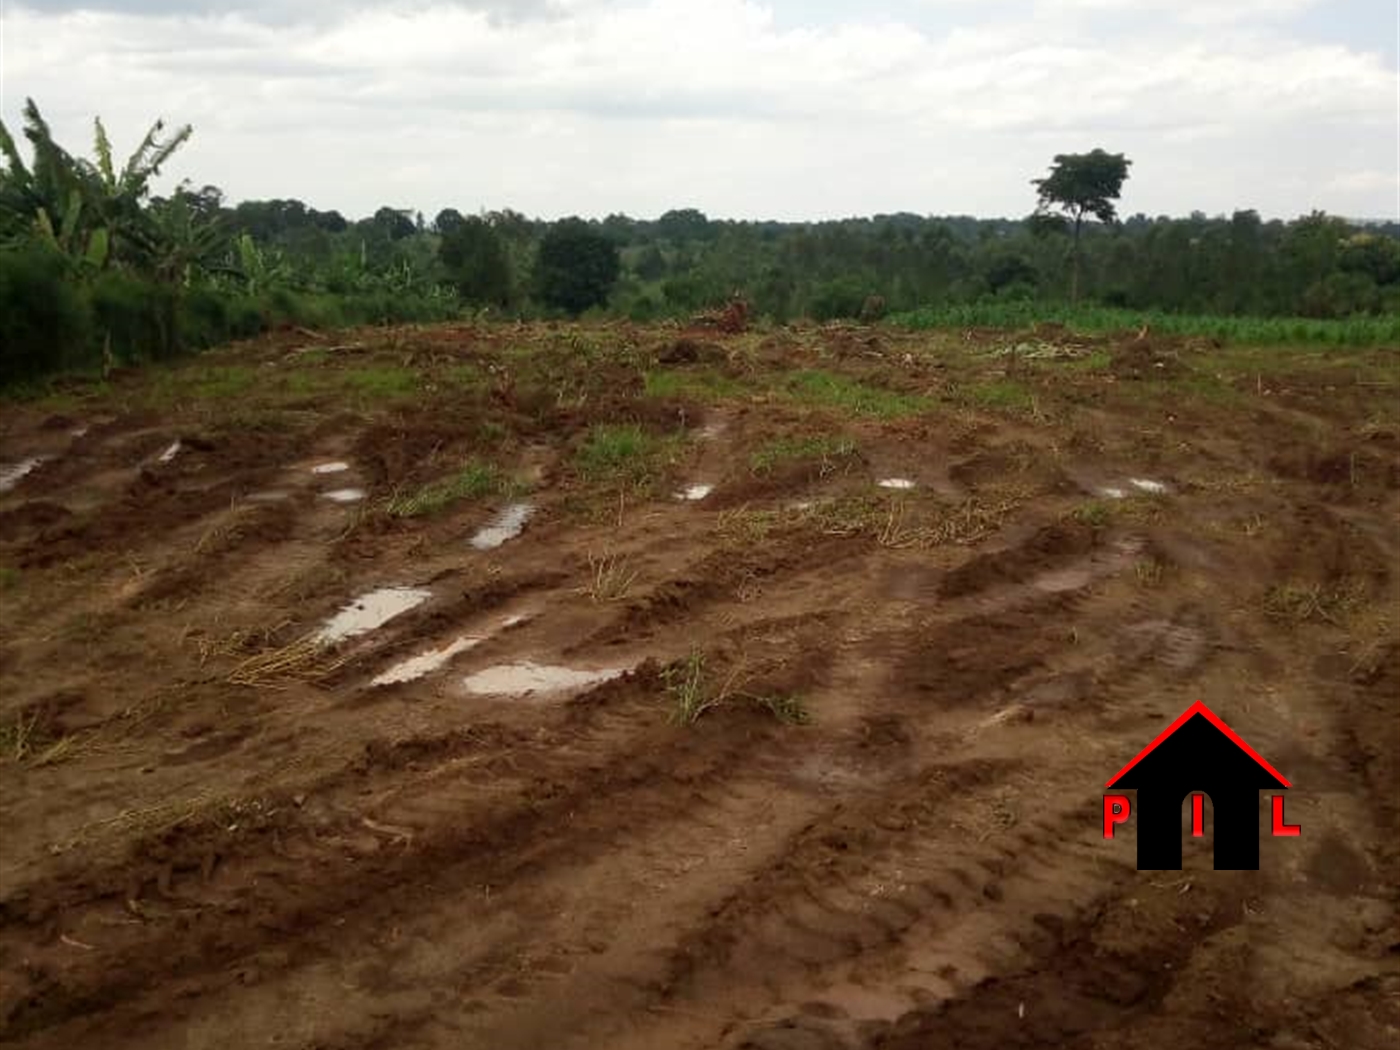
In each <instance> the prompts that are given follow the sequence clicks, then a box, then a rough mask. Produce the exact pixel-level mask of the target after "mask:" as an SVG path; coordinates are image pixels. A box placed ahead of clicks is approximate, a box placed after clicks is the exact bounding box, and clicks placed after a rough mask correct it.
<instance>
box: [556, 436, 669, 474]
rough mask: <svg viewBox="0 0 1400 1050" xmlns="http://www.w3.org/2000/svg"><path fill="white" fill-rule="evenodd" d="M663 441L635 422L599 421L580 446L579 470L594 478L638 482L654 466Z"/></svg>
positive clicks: (651, 470)
mask: <svg viewBox="0 0 1400 1050" xmlns="http://www.w3.org/2000/svg"><path fill="white" fill-rule="evenodd" d="M664 452H665V442H663V441H661V440H660V439H658V438H655V437H653V436H652V435H650V434H648V433H647V432H646V431H645V430H643V429H642V428H641V427H640V426H638V425H637V424H635V423H617V424H601V423H600V424H598V425H597V426H594V427H593V428H592V429H591V430H590V431H589V432H588V436H587V437H586V438H585V439H584V441H583V444H582V445H581V446H580V447H579V450H578V454H577V457H576V460H577V463H578V468H579V472H580V473H581V474H582V475H583V476H584V477H586V478H588V479H590V480H593V481H613V482H619V481H620V482H631V483H633V484H638V483H641V482H643V481H645V480H647V479H648V478H649V477H650V476H651V475H652V474H653V473H654V472H655V470H656V468H657V466H658V465H659V461H660V459H661V457H662V456H663V454H664Z"/></svg>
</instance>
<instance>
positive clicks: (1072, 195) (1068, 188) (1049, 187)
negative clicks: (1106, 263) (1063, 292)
mask: <svg viewBox="0 0 1400 1050" xmlns="http://www.w3.org/2000/svg"><path fill="white" fill-rule="evenodd" d="M1132 163H1133V162H1132V161H1130V160H1128V159H1127V158H1126V157H1124V156H1123V154H1121V153H1107V152H1105V151H1104V150H1101V149H1096V150H1094V151H1093V152H1092V153H1060V154H1057V155H1056V156H1055V163H1054V164H1053V165H1052V166H1051V168H1050V174H1049V175H1047V176H1046V177H1045V178H1043V179H1032V180H1031V183H1032V185H1034V186H1035V188H1036V190H1037V191H1038V192H1039V194H1040V200H1039V203H1038V204H1037V205H1036V211H1037V213H1040V214H1046V213H1047V212H1049V211H1051V210H1058V211H1060V212H1062V213H1064V214H1065V215H1067V216H1068V217H1069V218H1070V219H1071V220H1072V221H1073V223H1074V269H1073V275H1072V276H1071V278H1070V299H1071V300H1072V301H1074V302H1078V300H1079V234H1080V229H1081V227H1082V226H1083V224H1084V216H1085V215H1092V216H1093V217H1094V218H1096V219H1098V220H1099V221H1100V222H1114V221H1116V220H1117V218H1118V213H1117V212H1116V211H1115V210H1114V207H1113V202H1114V201H1116V200H1117V199H1118V198H1119V196H1121V194H1122V192H1123V183H1124V182H1125V181H1126V180H1127V178H1128V168H1129V166H1131V164H1132Z"/></svg>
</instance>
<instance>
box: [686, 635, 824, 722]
mask: <svg viewBox="0 0 1400 1050" xmlns="http://www.w3.org/2000/svg"><path fill="white" fill-rule="evenodd" d="M738 677H739V673H738V672H737V671H733V672H731V673H730V674H729V675H728V676H727V677H726V678H725V680H724V681H722V682H721V681H717V680H715V678H714V676H713V675H712V674H711V670H710V668H709V666H708V664H707V662H706V659H705V654H704V653H702V652H701V651H700V650H699V649H692V650H691V651H690V653H689V654H688V655H686V656H685V657H684V658H682V659H680V660H677V661H675V662H674V663H671V664H668V665H666V666H665V667H664V668H662V670H661V680H662V682H663V683H664V686H665V690H666V698H667V701H668V702H669V703H670V707H671V713H670V718H671V721H672V722H673V723H674V724H676V725H680V726H689V725H694V724H695V723H696V722H698V721H699V720H700V717H701V716H702V715H704V714H705V712H707V711H712V710H714V709H715V708H717V707H720V706H722V705H724V704H731V703H745V704H752V705H754V706H755V707H758V708H759V709H761V710H763V711H766V712H767V713H768V714H770V715H772V716H773V717H774V718H776V719H777V720H778V721H779V722H782V723H784V724H786V725H807V724H809V723H810V722H811V721H812V716H811V713H810V712H809V711H808V710H807V707H806V705H805V704H803V702H802V701H801V699H800V698H798V697H795V696H774V695H769V694H761V693H753V692H747V691H745V690H744V689H742V688H740V687H739V685H738V683H737V679H738Z"/></svg>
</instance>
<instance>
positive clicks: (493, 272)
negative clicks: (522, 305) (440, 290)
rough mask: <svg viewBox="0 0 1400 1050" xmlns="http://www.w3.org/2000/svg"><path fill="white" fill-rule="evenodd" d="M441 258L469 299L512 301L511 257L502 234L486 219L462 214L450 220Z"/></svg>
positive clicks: (445, 233) (497, 303)
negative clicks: (467, 216)
mask: <svg viewBox="0 0 1400 1050" xmlns="http://www.w3.org/2000/svg"><path fill="white" fill-rule="evenodd" d="M441 218H442V217H441V216H439V229H442V225H441ZM438 258H439V259H441V260H442V265H443V267H444V268H446V270H447V272H448V273H449V274H450V275H451V277H452V281H453V283H455V284H456V285H457V290H458V291H459V292H461V294H462V298H463V299H465V300H466V301H467V302H469V303H476V304H481V305H487V304H490V305H496V306H504V305H505V304H506V303H508V302H509V301H510V260H509V259H508V258H507V257H506V249H505V245H504V244H502V243H501V238H500V235H499V234H497V233H496V231H495V230H494V229H492V228H491V225H490V224H489V223H488V222H486V220H485V219H482V218H479V217H477V216H475V215H473V216H471V217H470V218H464V217H462V216H460V215H459V216H457V221H456V222H453V221H451V220H449V221H448V223H447V229H446V231H445V232H444V233H443V235H442V243H441V244H440V245H439V246H438Z"/></svg>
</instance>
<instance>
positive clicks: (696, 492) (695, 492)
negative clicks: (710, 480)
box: [676, 485, 715, 503]
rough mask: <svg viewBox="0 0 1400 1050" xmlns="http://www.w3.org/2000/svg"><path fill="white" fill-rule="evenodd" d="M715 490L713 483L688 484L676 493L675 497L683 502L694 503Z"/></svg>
mask: <svg viewBox="0 0 1400 1050" xmlns="http://www.w3.org/2000/svg"><path fill="white" fill-rule="evenodd" d="M714 490H715V487H714V486H713V485H689V486H687V487H686V488H683V489H681V490H680V491H679V492H677V493H676V499H678V500H681V501H682V502H685V503H696V502H699V501H700V500H702V499H704V498H705V497H706V496H708V495H709V494H710V493H711V492H713V491H714Z"/></svg>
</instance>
